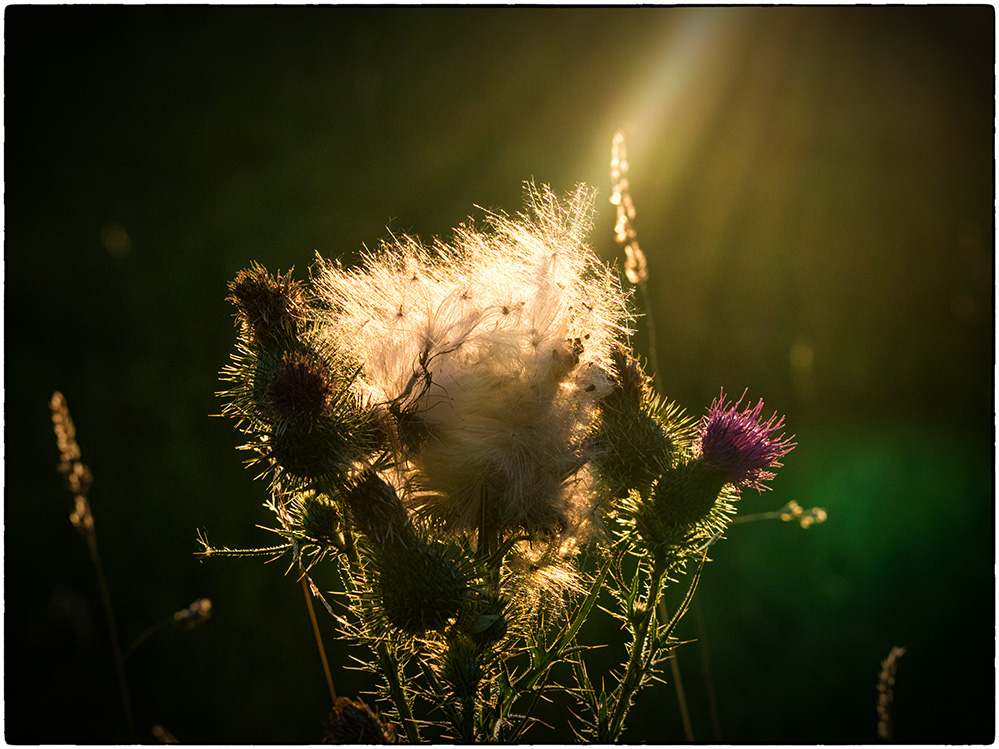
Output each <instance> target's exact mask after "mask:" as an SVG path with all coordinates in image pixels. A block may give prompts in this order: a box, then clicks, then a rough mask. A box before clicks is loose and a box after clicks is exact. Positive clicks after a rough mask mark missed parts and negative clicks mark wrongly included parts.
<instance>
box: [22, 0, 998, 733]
mask: <svg viewBox="0 0 999 749" xmlns="http://www.w3.org/2000/svg"><path fill="white" fill-rule="evenodd" d="M994 28H995V17H994V11H993V9H992V8H991V7H990V6H980V7H972V8H961V7H937V8H925V7H895V8H776V9H774V8H770V9H751V8H750V9H740V8H728V9H721V10H710V9H685V8H679V9H677V8H641V9H628V8H620V9H578V8H577V9H553V8H548V9H523V8H520V9H501V8H498V9H455V8H437V9H423V8H382V9H360V8H280V9H273V8H271V9H267V8H252V9H247V8H242V9H235V8H171V9H165V8H140V7H131V8H118V9H107V8H85V7H75V8H74V7H62V8H56V7H51V8H28V7H8V8H7V9H6V13H5V44H6V49H5V58H4V65H5V102H4V105H5V106H4V116H5V127H6V143H5V149H4V150H5V159H6V161H5V170H4V171H5V175H4V176H5V180H6V185H5V200H6V210H5V219H6V238H5V239H6V254H5V260H6V278H5V280H6V284H5V288H4V293H5V318H6V326H5V334H6V344H5V354H6V366H5V384H6V398H5V418H6V434H5V447H6V466H5V480H6V490H5V497H4V499H5V523H6V529H5V530H6V532H5V552H6V553H5V572H6V575H5V580H4V585H5V593H4V594H5V617H4V622H5V638H4V640H5V641H4V645H5V649H4V653H5V663H4V670H5V717H6V722H5V731H6V735H5V738H6V740H7V741H8V742H14V743H23V742H27V743H37V742H43V743H64V742H65V743H78V742H120V741H124V740H126V739H127V738H128V737H127V734H126V733H125V731H124V728H123V722H122V715H121V711H120V706H119V703H118V699H117V692H116V687H115V680H114V671H113V667H112V662H111V658H110V654H109V645H108V635H107V631H106V627H105V624H104V620H103V616H102V613H101V608H100V599H99V595H98V589H97V586H96V583H95V578H94V574H93V569H92V567H91V565H90V562H89V558H88V555H87V551H86V546H85V544H84V542H83V541H82V540H81V539H80V538H79V537H78V536H77V534H76V533H75V531H74V530H73V528H72V527H71V526H70V523H69V521H68V519H67V516H68V514H69V512H70V510H71V500H70V498H69V496H68V495H67V493H66V492H65V491H64V490H63V488H62V485H61V482H60V479H59V477H58V476H57V475H56V473H55V465H56V462H57V453H56V449H55V442H54V439H53V437H52V434H51V429H50V424H49V415H48V410H47V402H48V399H49V397H50V396H51V394H52V391H53V390H56V389H59V390H61V391H62V392H63V393H65V395H66V397H67V398H68V401H69V406H70V408H71V410H72V413H73V416H74V418H75V420H76V424H77V428H78V431H79V441H80V444H81V447H82V449H83V456H84V460H85V461H86V462H87V463H89V464H90V466H91V467H92V469H93V472H94V475H95V477H96V480H95V483H94V486H93V489H92V492H91V500H92V505H93V509H94V513H95V516H96V521H97V532H98V537H99V540H100V548H101V551H102V553H103V556H104V560H105V564H106V567H107V575H108V580H109V585H110V588H111V594H112V597H113V600H114V605H115V610H116V613H117V619H118V624H119V630H120V632H121V634H122V639H123V641H124V642H125V643H126V644H127V643H128V642H130V641H131V640H133V639H134V638H135V637H136V636H138V635H139V634H140V633H141V632H142V631H143V630H144V629H145V628H146V627H147V626H149V625H150V624H152V623H153V622H156V621H158V620H160V619H161V618H163V617H165V616H169V615H170V614H171V613H172V612H173V611H175V610H177V609H180V608H183V607H184V606H186V605H187V604H189V603H190V602H191V601H193V600H194V599H195V598H197V597H199V596H207V597H210V598H211V599H212V601H213V602H214V614H215V615H214V617H213V619H212V621H211V622H209V623H208V624H207V625H206V626H204V627H202V628H200V629H197V630H195V631H193V632H190V633H179V632H176V631H173V630H167V631H164V632H161V633H159V634H158V635H157V636H155V637H153V638H151V639H150V640H149V641H147V642H146V643H145V645H144V646H143V647H142V649H141V650H139V651H138V652H137V653H136V654H135V656H134V657H133V658H132V659H131V660H130V661H129V663H128V678H129V683H130V687H131V694H132V699H133V703H134V707H135V714H136V723H137V726H138V734H139V739H140V740H144V741H145V740H152V735H151V733H150V727H151V726H152V725H153V724H162V725H164V726H165V727H166V728H167V729H168V730H169V731H171V732H172V733H173V734H174V735H175V736H177V737H178V738H179V739H180V740H182V741H186V742H194V743H251V742H252V743H264V742H266V743H295V742H316V741H318V740H319V739H320V738H321V733H320V723H321V721H322V719H323V717H324V714H325V711H326V709H327V703H328V700H329V698H328V695H327V694H326V688H325V685H324V681H323V676H322V672H321V669H320V665H319V661H318V657H317V654H316V647H315V643H314V642H313V640H312V635H311V631H310V627H309V622H308V616H307V613H306V609H305V606H304V603H303V600H302V594H301V589H300V588H299V587H298V585H297V584H296V583H295V580H294V578H293V577H285V576H283V572H284V568H283V567H282V566H281V564H280V563H278V564H273V565H264V564H262V563H261V562H260V561H259V560H213V561H210V562H205V563H201V562H199V561H198V560H197V559H196V558H195V557H194V551H195V549H196V544H195V537H196V530H197V529H198V528H203V529H205V530H206V531H207V532H208V534H209V537H210V538H211V539H212V540H213V541H215V542H216V543H221V544H226V545H230V546H240V545H257V544H266V543H270V542H271V539H272V537H271V536H270V535H268V534H267V533H265V532H263V531H261V530H258V529H256V528H255V527H254V525H255V524H257V523H263V524H269V523H270V520H271V518H270V516H269V513H268V512H267V511H266V510H265V509H264V508H263V506H262V504H263V502H264V500H265V493H264V487H263V485H262V484H260V483H254V482H253V481H252V475H251V474H250V473H249V472H247V471H246V470H244V469H243V468H242V466H241V463H240V461H241V456H240V455H239V454H237V452H236V451H235V450H234V449H233V448H234V446H235V445H236V444H237V441H238V436H237V435H236V433H235V431H234V430H233V429H232V427H231V425H230V424H229V423H227V422H225V421H223V420H221V419H215V418H211V417H210V414H213V413H217V411H218V409H219V404H218V401H217V400H216V398H215V397H214V395H213V393H214V392H215V391H216V390H217V389H219V387H220V386H219V384H218V381H217V372H218V370H219V369H220V368H221V367H222V365H223V364H224V363H225V362H226V359H227V356H228V353H229V351H230V348H231V346H232V343H233V341H234V328H233V320H232V310H231V309H230V307H229V306H228V304H227V303H226V302H225V301H224V298H225V296H226V293H227V291H226V283H227V281H229V280H230V279H231V278H233V277H234V276H235V274H236V273H237V272H238V271H239V270H240V269H241V268H243V267H245V266H247V265H248V264H249V263H250V262H251V261H254V260H257V261H260V262H262V263H263V264H265V265H266V266H268V267H269V268H271V269H282V270H283V269H287V268H288V267H290V266H292V265H294V266H295V267H296V268H297V269H298V270H299V271H300V272H301V271H304V270H305V269H306V268H307V267H308V265H309V264H310V262H311V261H312V258H313V253H314V252H315V251H317V250H318V251H319V252H321V253H322V254H324V255H326V256H343V257H344V258H347V259H349V258H350V257H351V256H352V254H354V253H356V252H357V251H358V250H360V249H361V248H362V245H363V244H365V243H366V244H368V245H369V246H371V245H373V244H374V243H375V242H376V241H377V240H378V239H379V238H381V237H383V236H385V235H386V227H389V228H391V229H392V230H393V231H395V232H411V233H416V234H419V235H420V236H421V237H423V238H424V239H430V238H432V237H433V236H435V235H440V236H442V237H445V238H446V237H447V236H448V233H449V230H450V228H451V227H453V226H455V225H456V224H457V223H459V222H460V221H462V220H463V219H464V218H465V217H466V216H467V215H469V214H470V213H473V214H475V213H476V209H475V208H474V206H475V205H479V206H484V207H487V208H497V209H505V210H508V211H515V210H517V209H519V208H520V206H521V199H522V184H521V183H522V181H523V180H527V179H531V178H533V179H535V180H537V181H538V182H545V183H548V184H551V185H552V187H553V188H554V189H555V190H556V191H559V192H565V191H568V190H570V189H572V188H573V186H574V185H575V184H576V183H577V182H587V183H589V184H591V185H593V186H594V187H596V188H598V189H599V190H600V196H599V198H598V201H597V207H598V211H599V213H598V217H597V220H596V227H595V229H594V232H593V235H592V245H593V246H594V248H595V249H596V250H597V252H598V253H600V254H601V255H602V256H603V257H604V258H605V259H607V260H608V261H616V262H618V263H620V262H621V260H620V258H619V257H617V248H616V246H615V245H614V242H613V240H612V226H613V218H614V217H613V209H612V207H611V206H610V205H609V204H608V202H607V197H608V196H609V194H610V185H609V178H608V175H607V164H608V161H609V152H610V142H611V136H612V135H613V133H614V131H615V130H616V129H617V128H619V127H620V128H624V129H625V130H626V132H627V133H628V136H629V157H630V161H631V167H632V168H631V173H630V177H631V186H632V194H633V197H634V200H635V203H636V206H637V209H638V216H637V219H636V228H637V229H638V233H639V239H640V241H641V244H642V247H643V249H644V250H645V252H646V253H647V255H648V258H649V264H650V268H651V282H650V283H651V288H652V292H653V293H652V296H653V300H652V301H653V305H654V311H655V315H656V321H657V324H658V326H659V337H658V343H659V352H660V359H661V365H660V375H661V377H662V380H663V382H664V386H665V390H666V391H667V393H668V395H669V396H671V397H672V398H674V399H676V400H677V401H679V402H680V403H681V404H683V405H684V406H686V407H687V408H688V409H689V410H690V411H692V412H694V413H700V412H701V409H702V408H703V407H704V406H705V405H707V404H708V403H709V402H710V400H711V399H712V398H713V397H714V396H715V395H717V393H718V389H719V387H721V386H724V387H725V388H726V391H727V392H730V393H733V394H735V395H736V396H737V395H738V394H739V393H741V392H742V389H743V388H746V387H748V388H749V389H750V396H751V397H753V398H756V397H763V398H765V400H766V402H767V406H768V413H769V409H771V408H773V409H777V410H779V411H781V412H782V413H786V414H787V420H788V425H789V426H790V428H791V430H792V431H794V432H795V433H796V434H797V440H798V443H799V447H798V448H797V450H795V451H794V452H793V453H791V455H789V456H788V458H787V459H786V461H785V462H786V467H785V468H784V469H783V470H782V471H781V472H780V475H779V476H778V478H777V480H776V481H775V482H774V483H773V486H774V491H773V492H771V493H767V494H765V495H763V496H757V495H756V493H755V492H751V493H749V494H748V495H747V496H746V497H745V500H744V503H743V512H747V513H751V512H762V511H765V510H771V509H775V508H778V507H780V506H781V505H783V504H784V503H785V502H787V501H789V500H792V499H793V500H796V501H798V502H799V503H801V504H802V505H803V506H805V507H811V506H821V507H825V508H826V509H827V510H828V512H829V520H828V521H827V522H826V523H825V524H823V525H820V526H815V527H813V528H810V529H808V530H802V529H801V528H800V527H797V526H793V525H791V524H785V523H781V522H779V521H765V522H758V523H749V524H745V525H737V526H734V527H733V528H732V529H731V532H730V533H729V534H728V538H727V540H725V541H724V542H723V543H720V544H718V545H717V546H716V547H715V549H714V552H713V557H714V559H715V561H714V562H713V563H712V564H710V565H708V567H707V569H706V571H705V574H704V577H703V581H702V584H701V588H700V592H699V600H700V606H699V609H698V611H697V615H696V616H695V615H694V614H693V613H692V614H691V616H689V617H688V618H687V619H686V620H684V623H683V626H682V628H681V632H680V634H681V635H682V636H684V637H690V638H701V639H702V641H703V642H705V643H706V645H707V650H706V652H707V653H708V655H709V657H710V666H711V672H710V673H711V679H712V682H713V691H714V694H715V696H716V700H717V708H718V716H719V726H720V730H721V733H720V737H719V735H718V734H716V733H714V729H713V728H712V720H711V717H710V711H709V709H708V704H709V700H708V696H707V695H708V691H707V688H706V685H705V679H704V676H703V673H704V671H703V669H702V655H703V653H704V652H705V651H704V650H702V649H701V648H700V646H699V645H687V646H685V647H684V648H683V649H682V650H681V651H680V665H681V668H682V671H683V676H684V681H685V684H686V687H687V692H688V695H687V696H688V700H689V701H690V703H691V712H692V718H693V721H694V733H695V737H696V738H697V739H698V740H701V741H713V740H717V739H718V738H721V740H723V741H725V742H735V743H742V742H764V743H786V742H795V743H813V742H830V743H842V742H845V743H858V742H860V743H867V742H874V741H876V740H877V735H876V732H875V727H876V720H877V717H876V712H875V702H876V692H875V684H876V679H877V673H878V670H879V662H880V660H881V659H882V658H884V657H885V656H886V655H887V654H888V652H889V650H890V649H891V647H892V646H893V645H902V646H905V647H906V648H908V652H907V654H906V655H905V656H904V657H903V658H902V659H901V661H900V663H899V668H898V684H897V687H896V707H895V723H896V736H897V738H898V739H899V740H900V741H904V742H934V743H935V742H947V743H967V742H972V743H976V742H991V741H992V740H993V738H994V724H995V708H994V698H995V671H994V653H995V640H994V637H995V631H994V623H995V607H994V604H995V598H994V572H993V560H994V540H993V529H994V509H993V491H994V479H993V455H994V453H993V444H994V439H993V437H994V432H993V423H994V417H993V414H994V380H993V375H994V367H993V364H994V345H993V343H994V333H993V330H994V328H993V323H994V312H993V205H994V203H993V143H994V136H993V122H994V98H993V96H994V77H993V75H994V61H995V54H994ZM476 215H479V216H481V212H479V213H477V214H476ZM637 343H638V345H639V347H640V348H641V349H642V350H645V347H646V345H647V342H646V337H645V335H644V333H639V335H638V336H637ZM322 578H323V574H322V573H321V574H320V582H322ZM330 584H332V583H330ZM698 619H700V620H702V622H703V626H700V627H699V626H698ZM322 624H323V627H324V633H325V636H326V637H327V638H328V639H329V640H332V638H333V635H334V626H333V622H332V620H330V619H329V618H328V617H326V618H324V619H323V620H322ZM601 626H603V627H604V629H600V628H599V627H598V628H595V629H593V630H591V631H590V633H589V634H588V638H589V639H591V640H592V641H599V640H605V641H608V642H614V643H619V641H620V636H619V635H618V634H617V633H616V631H615V625H614V624H613V623H611V622H609V620H604V623H603V624H602V625H601ZM330 652H331V659H332V660H333V661H334V663H335V665H336V666H337V667H338V668H337V674H336V680H337V684H338V687H339V689H340V691H341V692H343V693H346V694H353V693H356V692H357V691H358V690H359V689H363V688H367V685H368V684H369V682H367V681H366V680H365V679H364V678H363V677H361V676H357V675H355V674H352V673H349V672H347V673H345V672H343V671H342V670H340V669H341V668H342V667H343V666H344V665H345V664H347V663H348V659H349V657H350V655H351V652H352V651H351V650H350V649H348V648H347V647H345V646H344V645H342V644H331V646H330ZM553 725H554V728H553V729H551V730H549V729H545V728H539V729H538V731H537V732H536V733H535V734H533V735H532V737H531V738H532V739H533V740H534V741H537V742H552V741H566V740H569V738H570V734H568V732H567V730H566V728H565V725H564V723H561V722H555V723H553ZM625 737H626V739H627V740H629V741H630V742H649V743H663V742H676V741H682V739H683V732H682V728H681V724H680V719H679V712H678V709H677V707H676V699H675V696H674V693H673V690H672V687H671V686H658V687H657V688H655V689H652V690H649V691H648V692H645V693H643V694H642V695H641V696H640V698H639V702H638V705H637V706H636V708H635V711H634V713H633V715H632V720H631V722H630V729H629V731H628V732H627V733H626V735H625Z"/></svg>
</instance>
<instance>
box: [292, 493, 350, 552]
mask: <svg viewBox="0 0 999 749" xmlns="http://www.w3.org/2000/svg"><path fill="white" fill-rule="evenodd" d="M299 522H300V523H301V526H302V531H303V532H304V534H305V536H306V538H308V539H309V540H311V541H315V542H316V543H319V544H321V545H323V546H339V544H340V543H341V542H340V540H339V537H338V531H339V530H340V523H341V520H340V511H339V510H338V509H337V507H336V505H335V504H333V503H332V502H330V501H329V500H328V499H326V498H325V497H324V496H322V495H314V496H311V497H306V498H305V501H304V503H303V509H302V513H301V520H300V521H299Z"/></svg>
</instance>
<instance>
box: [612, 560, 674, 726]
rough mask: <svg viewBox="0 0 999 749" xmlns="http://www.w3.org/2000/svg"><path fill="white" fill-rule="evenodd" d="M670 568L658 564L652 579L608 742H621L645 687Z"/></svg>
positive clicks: (650, 578)
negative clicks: (651, 635) (630, 710)
mask: <svg viewBox="0 0 999 749" xmlns="http://www.w3.org/2000/svg"><path fill="white" fill-rule="evenodd" d="M666 570H667V565H666V564H665V562H661V561H659V560H657V561H656V562H655V565H654V566H653V569H652V572H651V574H650V575H649V581H650V582H649V592H648V596H647V598H646V601H645V604H646V605H645V610H644V611H643V612H642V617H641V619H640V620H639V622H638V626H637V627H636V628H635V639H634V640H633V641H632V644H631V657H630V658H629V659H628V668H627V671H625V674H624V677H623V678H622V679H621V684H620V685H619V687H618V697H617V704H616V705H615V706H614V710H613V712H612V714H611V721H610V725H609V728H608V735H607V740H608V741H610V742H611V743H615V742H617V741H618V739H619V737H620V735H621V731H622V730H624V718H625V716H626V715H627V714H628V708H629V707H631V699H632V697H634V695H635V692H637V691H638V689H639V688H640V687H641V685H642V680H643V677H644V676H645V671H646V668H647V667H648V663H649V661H650V658H649V657H648V655H647V654H646V644H647V642H648V638H649V631H650V629H651V626H650V625H651V624H652V622H653V621H654V620H655V614H656V604H657V603H658V601H659V594H660V591H661V590H662V584H663V580H664V579H665V578H666Z"/></svg>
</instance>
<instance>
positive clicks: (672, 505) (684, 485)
mask: <svg viewBox="0 0 999 749" xmlns="http://www.w3.org/2000/svg"><path fill="white" fill-rule="evenodd" d="M726 483H727V479H726V477H725V474H724V472H722V471H720V470H718V469H717V468H714V467H712V466H710V465H709V464H707V463H705V462H704V461H703V460H701V459H699V458H695V459H693V460H690V461H688V462H686V463H681V464H680V465H678V466H676V467H675V468H672V469H670V470H668V471H666V472H665V473H663V475H662V476H660V477H659V479H658V481H656V483H655V485H654V487H653V490H652V496H651V497H649V498H648V499H643V500H642V501H641V502H640V504H639V509H638V512H637V513H636V518H635V520H636V527H637V530H638V533H639V535H641V537H642V539H643V540H644V541H645V545H646V547H647V548H648V549H649V550H651V551H653V552H655V553H658V552H659V551H660V550H663V549H665V548H666V547H669V546H674V545H676V544H679V543H680V542H681V541H682V540H683V538H684V537H685V536H686V535H687V534H688V532H689V531H691V530H693V529H694V527H695V526H697V525H698V524H699V523H701V522H702V521H704V520H706V519H707V518H708V516H709V515H710V513H711V510H712V509H713V508H714V506H715V502H716V501H717V500H718V496H719V495H720V494H721V492H722V489H723V488H724V486H725V484H726Z"/></svg>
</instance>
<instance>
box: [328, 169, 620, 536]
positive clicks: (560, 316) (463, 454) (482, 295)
mask: <svg viewBox="0 0 999 749" xmlns="http://www.w3.org/2000/svg"><path fill="white" fill-rule="evenodd" d="M528 196H529V209H530V210H529V212H527V213H525V214H521V215H519V216H517V217H515V218H509V217H506V216H503V215H496V214H490V215H489V217H488V226H487V229H486V230H484V231H482V230H478V229H476V228H475V227H473V226H471V225H467V226H462V227H461V228H459V229H458V230H457V232H456V234H455V238H454V241H453V243H451V244H443V243H440V242H438V243H436V244H435V245H434V246H433V247H432V248H426V247H424V246H422V245H421V244H419V243H418V242H416V241H414V240H412V239H410V238H408V237H403V238H401V239H393V240H392V241H391V242H388V243H384V244H383V245H382V246H381V247H380V248H379V250H378V251H377V252H374V253H370V254H367V255H365V256H364V258H363V262H362V264H361V265H360V266H359V267H356V268H349V269H348V268H343V267H341V266H340V265H338V264H330V263H327V264H323V266H322V267H321V269H320V273H319V277H318V278H317V288H318V289H319V292H320V294H321V295H323V296H324V297H325V301H326V302H327V303H328V306H329V308H330V309H332V310H333V312H332V315H331V319H329V320H328V325H327V331H328V335H329V336H330V337H331V338H332V340H333V341H334V342H335V344H336V345H337V347H339V348H342V349H344V350H347V351H350V352H351V353H352V355H354V356H356V357H357V358H358V360H359V361H360V362H361V366H362V372H361V375H360V377H358V379H357V385H356V386H357V387H358V388H359V389H360V391H361V392H360V393H359V394H360V395H362V396H363V397H364V398H365V399H366V400H367V401H368V402H369V403H372V404H376V406H377V407H378V408H379V409H380V410H381V411H382V414H383V418H384V419H385V422H386V423H387V424H389V425H390V426H392V427H393V428H394V429H395V430H396V431H397V433H398V435H399V451H400V456H399V458H400V460H399V462H400V464H404V465H405V466H406V467H407V469H408V470H409V472H410V473H411V474H412V475H413V476H415V477H416V481H417V483H418V484H419V485H420V486H421V487H422V488H423V490H424V492H423V493H422V502H423V505H424V508H425V510H426V511H427V513H428V514H429V515H430V516H431V517H432V518H434V519H436V520H438V521H440V522H441V523H442V524H443V525H445V526H448V527H451V528H476V527H479V524H480V523H481V518H482V517H483V513H485V516H486V517H487V518H488V521H489V522H490V524H492V525H495V526H496V527H501V528H509V527H521V528H523V529H525V530H526V531H528V532H529V533H533V532H534V531H541V530H559V529H564V528H566V527H568V526H571V525H573V524H574V523H575V522H577V521H578V519H579V518H580V517H582V516H583V515H584V514H585V510H586V508H585V507H580V506H579V505H580V504H581V503H583V504H586V503H587V502H588V501H589V500H588V499H587V498H588V497H589V492H584V491H581V490H577V489H576V488H575V487H576V486H577V485H579V484H588V483H589V482H587V481H585V479H581V478H580V476H579V474H580V471H581V469H582V468H583V466H584V465H585V463H586V459H587V458H586V455H585V449H584V444H583V442H584V437H585V434H586V432H587V430H588V429H589V427H590V426H591V423H592V420H593V418H594V417H595V414H596V411H595V405H596V403H597V401H598V400H599V399H600V398H601V397H603V396H604V395H606V394H607V392H608V391H609V389H610V383H609V381H608V378H607V375H606V372H607V371H608V369H610V367H611V364H610V361H611V352H612V349H613V346H614V344H615V342H616V341H617V340H619V339H620V337H621V336H622V335H623V334H625V333H626V332H627V331H626V330H625V328H624V325H625V324H626V322H627V311H626V294H625V292H624V291H622V289H621V287H620V284H619V282H618V280H617V278H616V277H615V276H614V274H613V273H612V272H611V271H610V270H609V269H608V268H606V267H605V266H603V265H602V264H601V263H600V262H599V260H598V259H597V258H596V256H595V255H594V254H593V253H592V251H591V250H589V249H588V248H587V247H586V245H585V244H584V241H585V235H586V233H587V231H588V230H589V228H590V216H591V211H592V195H591V194H590V193H589V192H588V191H587V190H586V189H584V188H580V189H579V190H578V191H577V192H576V193H575V194H573V195H572V196H571V197H570V198H569V199H568V200H567V201H566V202H565V203H560V202H559V201H558V200H557V199H556V198H555V197H554V196H553V195H552V193H551V192H550V191H549V190H547V189H541V190H537V189H534V188H533V187H532V188H529V190H528ZM483 502H485V507H483V505H482V503H483Z"/></svg>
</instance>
